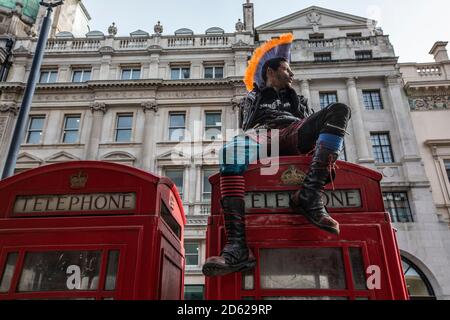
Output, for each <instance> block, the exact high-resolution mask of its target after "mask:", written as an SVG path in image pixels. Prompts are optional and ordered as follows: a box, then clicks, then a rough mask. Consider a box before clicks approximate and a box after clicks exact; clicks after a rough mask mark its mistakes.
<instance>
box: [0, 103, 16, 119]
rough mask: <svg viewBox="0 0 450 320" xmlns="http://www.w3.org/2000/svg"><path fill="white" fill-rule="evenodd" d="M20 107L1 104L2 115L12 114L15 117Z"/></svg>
mask: <svg viewBox="0 0 450 320" xmlns="http://www.w3.org/2000/svg"><path fill="white" fill-rule="evenodd" d="M19 110H20V107H19V106H18V105H17V104H15V103H2V104H0V112H1V113H12V114H14V115H15V116H16V115H17V114H18V113H19Z"/></svg>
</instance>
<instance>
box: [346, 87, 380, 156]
mask: <svg viewBox="0 0 450 320" xmlns="http://www.w3.org/2000/svg"><path fill="white" fill-rule="evenodd" d="M347 90H348V97H349V102H350V108H351V109H352V120H351V121H352V122H353V135H354V139H355V143H356V152H357V157H358V162H359V163H373V162H374V161H373V159H372V157H371V156H370V153H369V141H367V138H366V130H365V128H364V121H363V115H362V112H363V109H362V106H361V105H360V103H359V98H358V91H357V90H356V80H355V78H349V79H347Z"/></svg>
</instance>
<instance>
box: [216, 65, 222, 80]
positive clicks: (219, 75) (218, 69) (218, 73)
mask: <svg viewBox="0 0 450 320" xmlns="http://www.w3.org/2000/svg"><path fill="white" fill-rule="evenodd" d="M216 79H223V67H216Z"/></svg>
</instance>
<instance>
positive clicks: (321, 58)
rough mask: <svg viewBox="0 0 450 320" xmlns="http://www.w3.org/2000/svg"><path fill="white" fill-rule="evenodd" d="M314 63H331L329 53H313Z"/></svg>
mask: <svg viewBox="0 0 450 320" xmlns="http://www.w3.org/2000/svg"><path fill="white" fill-rule="evenodd" d="M314 61H315V62H327V61H331V52H323V53H314Z"/></svg>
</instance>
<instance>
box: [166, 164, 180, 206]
mask: <svg viewBox="0 0 450 320" xmlns="http://www.w3.org/2000/svg"><path fill="white" fill-rule="evenodd" d="M170 171H172V172H175V171H179V172H181V179H182V181H181V182H182V185H181V186H177V185H176V183H175V181H173V179H172V178H170V177H169V175H168V173H167V172H170ZM185 171H186V170H185V168H184V167H172V166H167V167H165V168H164V170H163V174H162V175H163V176H165V177H167V178H169V179H170V180H171V181H172V182H173V183H174V184H175V186H176V187H177V191H178V193H179V195H180V198H181V200H182V201H183V200H184V196H185V194H184V183H185V179H184V178H185V177H184V175H185ZM180 189H181V190H180Z"/></svg>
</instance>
